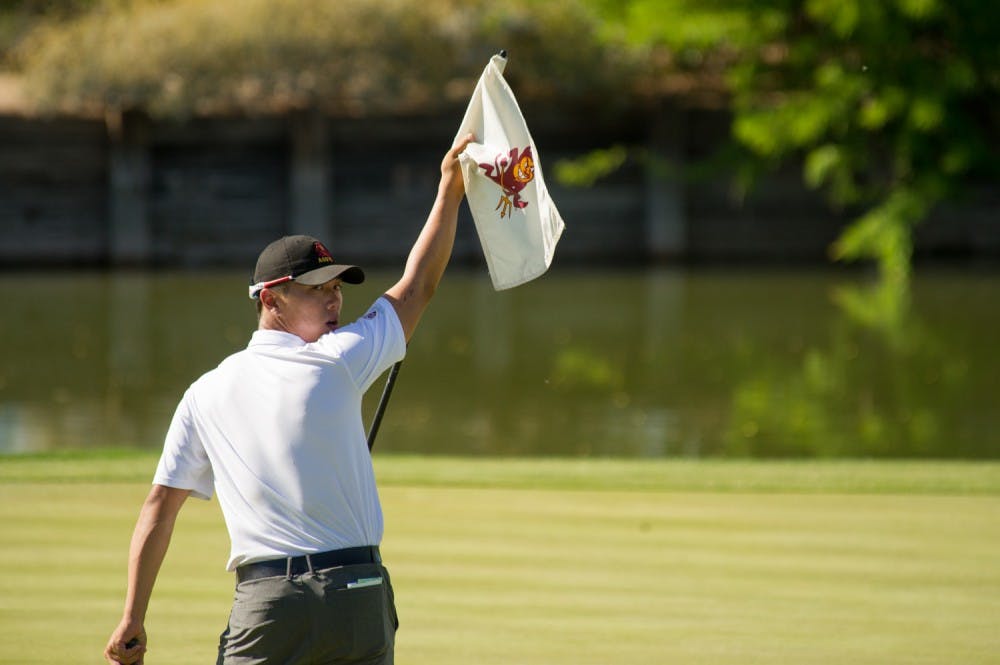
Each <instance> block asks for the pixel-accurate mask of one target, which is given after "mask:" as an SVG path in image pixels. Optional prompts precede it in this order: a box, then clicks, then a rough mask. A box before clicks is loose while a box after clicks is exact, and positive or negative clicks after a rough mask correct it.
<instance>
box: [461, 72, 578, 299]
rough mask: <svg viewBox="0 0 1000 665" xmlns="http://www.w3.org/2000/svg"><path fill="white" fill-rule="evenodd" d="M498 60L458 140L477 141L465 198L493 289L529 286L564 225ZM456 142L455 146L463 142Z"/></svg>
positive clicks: (466, 170) (466, 173) (466, 159)
mask: <svg viewBox="0 0 1000 665" xmlns="http://www.w3.org/2000/svg"><path fill="white" fill-rule="evenodd" d="M506 64H507V59H506V58H504V57H502V56H499V55H495V56H493V57H492V58H491V59H490V62H489V64H488V65H486V69H485V70H484V71H483V75H482V76H481V77H480V78H479V83H478V84H477V85H476V90H475V91H474V92H473V93H472V100H471V101H470V102H469V108H468V109H467V110H466V112H465V118H464V119H463V120H462V126H461V128H460V129H459V130H458V137H457V138H461V137H464V136H466V135H467V134H470V133H471V134H475V136H476V141H479V143H470V144H469V146H468V147H467V148H466V149H465V151H464V152H462V154H461V155H460V157H459V159H460V160H461V163H462V177H463V179H464V180H465V196H466V199H467V200H468V202H469V208H470V209H471V210H472V218H473V220H475V223H476V231H477V232H478V233H479V242H480V243H482V246H483V254H485V255H486V265H487V266H488V267H489V271H490V278H491V279H492V280H493V288H495V289H496V290H497V291H500V290H502V289H509V288H511V287H514V286H517V285H519V284H524V283H525V282H527V281H530V280H532V279H534V278H536V277H538V276H539V275H541V274H542V273H544V272H545V271H546V270H548V268H549V265H550V264H551V263H552V255H553V253H555V249H556V243H557V242H558V241H559V236H560V235H562V231H563V228H564V224H563V220H562V218H561V217H560V216H559V212H558V211H557V210H556V206H555V204H554V203H552V199H550V198H549V193H548V190H547V189H546V188H545V180H544V179H543V178H542V166H541V164H540V163H539V161H538V151H537V150H536V149H535V142H534V141H533V140H532V138H531V134H530V133H528V125H527V124H526V123H525V122H524V116H522V115H521V109H520V108H519V107H518V105H517V100H516V99H514V93H513V92H512V91H511V89H510V86H508V85H507V81H505V80H504V78H503V70H504V67H505V66H506ZM457 138H456V140H457Z"/></svg>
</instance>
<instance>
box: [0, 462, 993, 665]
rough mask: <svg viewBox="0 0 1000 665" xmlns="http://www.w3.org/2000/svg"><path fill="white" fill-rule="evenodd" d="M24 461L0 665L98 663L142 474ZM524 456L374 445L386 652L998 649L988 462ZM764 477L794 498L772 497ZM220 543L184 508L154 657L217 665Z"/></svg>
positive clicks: (627, 654) (906, 659)
mask: <svg viewBox="0 0 1000 665" xmlns="http://www.w3.org/2000/svg"><path fill="white" fill-rule="evenodd" d="M148 461H149V460H148V459H147V458H142V460H140V461H137V462H135V463H136V464H138V465H147V464H148ZM34 464H36V465H37V466H34V467H31V468H33V469H35V472H34V473H27V474H24V475H25V476H26V477H24V478H22V479H21V480H17V479H16V478H14V474H13V472H11V470H10V469H11V468H12V467H10V466H8V465H7V460H6V459H4V460H0V467H3V468H4V469H5V470H3V471H0V479H2V484H0V542H2V543H3V544H4V545H3V547H2V548H0V569H2V570H3V571H4V572H3V573H2V577H0V580H2V583H0V663H19V664H21V663H23V664H26V665H28V664H32V663H39V664H41V663H52V662H58V663H87V662H93V663H96V662H102V660H101V658H100V653H101V650H102V649H103V645H104V641H105V639H106V638H107V635H108V634H109V633H110V631H111V629H112V628H113V627H114V625H115V624H116V622H117V619H118V617H119V614H120V612H121V603H122V595H123V587H124V569H125V559H126V551H127V547H128V540H129V537H130V533H131V527H132V524H133V522H134V520H135V517H136V515H137V512H138V509H139V505H140V503H141V501H142V499H143V497H144V496H145V493H146V491H147V489H148V485H147V484H146V482H111V481H108V480H107V479H105V480H103V481H102V482H92V481H91V482H88V479H91V480H92V479H93V478H94V477H95V474H96V475H100V473H101V472H100V469H102V468H107V465H105V464H104V463H103V462H101V461H100V460H96V459H95V460H82V461H78V462H77V463H74V464H72V465H71V466H73V467H74V468H75V469H76V473H75V474H74V473H69V472H67V471H65V467H61V466H60V465H64V464H66V462H65V460H63V461H58V460H57V461H54V462H46V461H45V460H36V461H35V462H34ZM449 464H453V465H454V466H450V467H449ZM522 464H525V462H524V461H523V460H520V461H515V462H510V463H505V462H499V461H490V462H484V463H482V464H479V465H477V463H476V462H475V461H466V462H462V463H461V464H459V463H458V462H454V461H452V462H449V461H442V460H433V459H428V460H416V459H399V460H394V459H393V458H384V459H380V460H379V464H378V469H379V475H380V477H381V479H382V498H383V502H384V507H385V513H386V539H385V541H384V543H383V551H384V554H385V557H386V560H387V564H388V565H389V567H390V570H391V572H392V574H393V583H394V586H395V587H396V592H397V602H398V606H399V611H400V618H401V621H402V626H401V630H400V632H399V634H398V645H397V661H398V662H401V663H407V664H408V665H423V664H426V665H430V664H434V665H449V664H452V663H454V664H459V663H461V664H463V665H467V664H468V663H477V664H484V665H489V664H494V663H495V664H497V665H499V664H503V665H511V664H513V663H517V664H534V663H537V664H539V665H541V664H545V665H560V664H566V665H569V664H573V665H579V664H588V663H592V664H618V663H695V664H697V663H724V664H725V663H733V664H734V665H735V664H737V663H738V664H741V665H742V664H745V663H831V664H832V663H847V662H849V663H872V664H875V663H879V664H882V663H887V662H892V663H952V662H961V663H991V662H993V663H995V662H997V661H996V654H997V653H1000V633H998V631H997V630H996V626H997V625H998V621H1000V563H998V562H1000V491H997V484H996V482H995V479H996V468H995V465H992V466H991V465H982V466H976V465H969V467H968V468H969V473H968V474H967V475H968V479H967V480H966V481H962V482H958V481H959V480H960V479H959V476H960V475H961V474H960V473H959V472H958V471H957V470H956V469H957V468H958V467H954V466H952V467H947V468H951V469H952V473H954V477H955V482H958V485H957V486H956V487H955V488H953V490H954V491H953V492H952V493H951V494H948V493H941V492H940V480H936V481H934V482H936V483H938V485H936V487H937V490H933V491H932V488H930V487H929V486H927V485H921V484H920V483H919V482H916V481H914V480H913V477H914V467H912V465H911V466H908V465H906V464H903V465H895V466H894V465H892V464H886V465H877V466H878V469H879V471H878V473H879V474H882V481H883V485H880V487H882V488H883V492H885V487H886V485H885V484H884V483H888V487H890V488H897V489H896V490H893V491H892V493H873V492H875V491H876V488H870V489H871V491H870V492H869V491H867V490H865V491H861V490H862V489H864V488H860V489H859V488H858V487H854V486H853V485H851V483H849V482H848V483H847V484H846V485H845V484H842V483H844V482H846V481H843V480H838V481H836V482H834V481H833V480H832V479H831V478H833V477H837V478H840V477H841V473H842V471H843V470H842V471H838V472H837V473H834V472H833V471H832V470H831V469H833V468H835V467H836V465H834V466H833V467H826V470H824V466H823V464H822V463H819V464H799V465H791V466H788V465H785V466H782V465H778V466H773V465H772V466H770V467H769V466H768V465H767V464H754V463H745V467H744V471H745V472H746V473H747V474H749V476H748V477H751V478H754V477H755V478H758V479H760V478H766V479H768V480H767V482H763V481H761V484H760V485H751V486H750V490H753V491H739V488H738V487H732V486H728V485H723V489H725V491H707V490H709V489H711V488H705V487H698V488H696V489H698V491H689V490H685V489H684V486H683V485H682V486H681V487H680V488H679V489H678V488H677V486H676V485H670V484H667V485H665V486H664V487H665V489H664V490H660V491H653V490H650V489H649V488H640V489H636V488H635V487H634V486H632V485H627V486H620V487H617V488H615V487H614V486H613V485H614V484H613V483H611V484H610V486H609V481H608V478H609V477H614V470H613V469H614V465H615V463H610V462H609V463H608V464H607V466H608V467H609V468H610V469H612V471H611V473H610V474H601V473H600V469H601V463H600V462H592V464H593V466H591V465H584V466H583V467H581V466H580V465H579V464H577V463H573V462H568V463H566V464H565V465H563V469H562V471H560V470H559V469H558V467H559V466H560V465H559V463H558V462H546V463H545V464H543V465H542V466H543V468H546V469H547V470H546V471H544V473H540V477H536V478H534V479H532V480H531V481H530V482H515V480H513V479H515V478H516V477H517V473H516V471H517V470H518V469H519V468H521V466H520V465H522ZM529 464H530V463H529ZM46 465H49V466H50V468H51V469H53V471H52V473H51V474H49V475H46V474H45V473H44V472H42V471H38V469H41V468H43V467H45V466H46ZM546 465H550V466H547V467H546ZM15 466H16V465H15ZM112 466H114V465H113V464H112ZM652 466H656V464H652ZM668 466H669V465H668ZM584 467H585V471H581V468H584ZM24 468H25V469H27V468H28V467H24ZM863 468H869V469H870V468H871V467H863ZM59 469H62V470H59ZM476 469H481V471H482V473H479V472H476V471H475V470H476ZM665 469H666V467H663V468H661V469H660V471H659V472H657V473H659V474H660V477H661V479H662V477H665V476H664V474H666V475H667V476H671V475H673V474H675V472H674V471H667V470H665ZM698 469H701V472H702V473H703V475H704V476H705V477H712V476H713V474H715V476H716V477H721V476H726V477H728V475H727V474H730V473H731V471H732V467H725V466H723V470H722V471H720V470H719V469H718V468H716V466H713V465H712V464H707V465H704V466H701V467H698V466H696V467H694V470H693V471H692V470H690V469H686V468H685V469H684V470H683V472H676V475H677V478H678V479H677V480H676V482H677V483H681V482H682V480H681V478H682V477H686V475H687V474H688V473H692V472H694V473H697V472H698ZM753 469H756V470H753ZM769 469H770V470H769ZM893 469H895V470H893ZM921 469H924V467H921ZM147 471H148V469H147ZM459 471H462V472H463V473H464V475H463V474H462V473H459ZM925 471H926V469H924V470H922V471H920V473H917V474H916V475H917V476H919V477H927V478H930V475H927V474H926V473H925ZM648 473H652V472H648V471H647V474H648ZM859 473H862V475H863V472H859ZM588 474H591V475H588ZM719 474H721V476H720V475H719ZM824 474H825V475H824ZM831 474H832V475H831ZM984 474H985V475H984ZM128 475H131V472H129V474H128ZM781 475H785V476H786V477H787V486H788V487H790V488H793V489H797V490H803V488H808V491H797V492H796V493H789V492H782V491H778V490H776V489H772V488H771V485H770V484H771V483H772V482H777V480H778V478H779V477H780V476H781ZM945 475H947V473H945ZM845 477H846V476H845ZM421 478H423V479H424V480H423V481H422V480H421ZM449 478H451V480H448V479H449ZM504 478H510V479H511V480H508V481H504ZM810 478H811V479H812V480H809V479H810ZM817 478H819V479H820V480H816V479H817ZM823 478H826V480H823ZM892 478H895V480H892ZM907 478H909V480H907ZM977 478H978V480H977ZM56 479H59V482H56ZM67 480H69V481H71V482H68V483H67V482H64V481H67ZM890 481H891V482H890ZM623 482H624V481H623ZM684 482H688V483H693V482H694V481H692V480H687V481H684ZM712 482H719V481H717V480H715V481H712ZM824 482H825V483H828V485H827V486H826V487H828V489H825V490H824V489H823V488H824V484H823V483H824ZM866 482H867V481H866ZM927 482H930V481H927ZM491 485H492V486H491ZM547 486H552V487H559V488H560V489H546V487H547ZM906 486H909V487H911V489H913V488H915V489H913V491H911V492H909V493H903V492H901V491H899V490H898V488H899V487H906ZM851 487H854V489H853V490H852V489H851ZM837 488H839V489H837ZM921 488H923V489H921ZM961 488H965V489H964V490H963V489H961ZM667 490H669V491H667ZM227 551H228V542H227V538H226V534H225V530H224V527H223V525H222V519H221V516H220V515H219V513H218V506H217V504H216V503H215V502H214V501H213V502H202V501H197V500H191V501H189V502H188V503H187V505H186V506H185V508H184V510H183V511H182V513H181V517H180V520H179V522H178V527H177V530H176V532H175V536H174V542H173V544H172V546H171V550H170V553H169V554H168V557H167V562H166V564H165V565H164V568H163V571H162V572H161V575H160V580H159V582H158V584H157V590H156V593H155V595H154V599H153V603H152V608H151V611H150V615H149V617H148V619H147V629H148V630H149V633H150V640H151V641H150V652H149V655H148V658H147V663H149V664H150V665H155V664H156V663H170V664H171V665H183V664H184V663H198V664H202V663H206V662H213V660H214V653H215V644H216V639H217V636H218V633H219V632H221V630H222V628H223V627H224V624H225V621H226V616H227V613H228V609H229V600H230V597H231V585H232V580H231V576H230V575H229V574H227V573H226V572H224V570H223V565H224V563H225V559H226V555H227Z"/></svg>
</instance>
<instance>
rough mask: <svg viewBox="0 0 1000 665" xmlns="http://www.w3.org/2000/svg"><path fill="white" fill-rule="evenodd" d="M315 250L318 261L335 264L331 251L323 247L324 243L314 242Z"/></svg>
mask: <svg viewBox="0 0 1000 665" xmlns="http://www.w3.org/2000/svg"><path fill="white" fill-rule="evenodd" d="M313 250H315V252H316V260H317V261H319V262H320V263H333V257H332V256H330V251H329V250H328V249H327V248H326V247H324V246H323V243H321V242H314V243H313Z"/></svg>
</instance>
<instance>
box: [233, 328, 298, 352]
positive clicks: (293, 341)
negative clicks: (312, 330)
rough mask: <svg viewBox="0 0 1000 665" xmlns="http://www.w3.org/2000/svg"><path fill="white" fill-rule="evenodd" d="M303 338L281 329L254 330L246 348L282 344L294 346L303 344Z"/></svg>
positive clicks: (287, 346)
mask: <svg viewBox="0 0 1000 665" xmlns="http://www.w3.org/2000/svg"><path fill="white" fill-rule="evenodd" d="M305 344H306V343H305V340H303V339H302V338H301V337H299V336H298V335H293V334H292V333H290V332H284V331H283V330H255V331H253V335H251V337H250V343H249V344H248V345H247V348H250V347H254V346H282V347H286V348H294V347H300V346H305Z"/></svg>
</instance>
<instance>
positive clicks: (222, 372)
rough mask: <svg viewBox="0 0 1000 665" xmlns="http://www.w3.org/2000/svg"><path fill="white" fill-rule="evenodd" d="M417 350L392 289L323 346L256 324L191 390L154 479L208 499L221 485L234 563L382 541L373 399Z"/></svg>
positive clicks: (231, 566)
mask: <svg viewBox="0 0 1000 665" xmlns="http://www.w3.org/2000/svg"><path fill="white" fill-rule="evenodd" d="M405 353H406V339H405V336H404V334H403V328H402V326H401V324H400V322H399V318H398V317H397V316H396V312H395V310H394V309H393V307H392V305H391V304H390V303H389V301H387V300H386V299H384V298H380V299H378V300H377V301H376V302H375V304H374V305H373V306H372V308H371V309H370V310H368V312H367V313H366V314H365V315H364V316H362V317H361V318H360V319H358V320H357V321H356V322H354V323H352V324H350V325H348V326H345V327H343V328H340V329H338V330H336V331H334V332H332V333H328V334H326V335H323V336H322V337H321V338H320V339H319V340H318V341H316V342H314V343H311V344H308V343H306V342H304V341H303V340H302V339H300V338H299V337H297V336H296V335H292V334H290V333H285V332H279V331H274V330H258V331H256V332H254V334H253V337H252V338H251V340H250V344H249V345H248V346H247V348H246V349H245V350H243V351H240V352H238V353H235V354H233V355H232V356H230V357H228V358H226V359H225V360H224V361H223V362H222V363H221V364H220V365H219V366H218V367H217V368H216V369H214V370H212V371H210V372H208V373H206V374H205V375H204V376H202V377H201V378H199V379H198V380H197V381H195V382H194V383H193V384H192V385H191V387H190V388H188V390H187V392H185V393H184V397H183V398H182V399H181V402H180V404H179V405H178V407H177V411H176V413H175V414H174V418H173V421H172V422H171V424H170V429H169V430H168V432H167V436H166V441H165V443H164V447H163V454H162V456H161V457H160V463H159V465H158V467H157V469H156V475H155V476H154V478H153V482H154V483H156V484H160V485H166V486H168V487H176V488H179V489H189V490H192V494H193V495H194V496H197V497H199V498H202V499H208V498H210V497H211V496H212V493H213V488H214V491H215V492H216V493H217V494H218V497H219V504H220V505H221V507H222V512H223V515H224V516H225V520H226V526H227V528H228V529H229V537H230V540H231V542H232V550H231V553H230V557H229V562H228V564H227V568H228V569H229V570H234V569H235V568H236V567H237V566H240V565H242V564H244V563H250V562H253V561H262V560H266V559H275V558H280V557H285V556H296V555H299V554H308V553H315V552H324V551H327V550H335V549H341V548H344V547H357V546H362V545H378V544H379V543H380V542H381V540H382V528H383V523H382V507H381V505H380V503H379V498H378V493H377V490H376V488H375V474H374V471H373V469H372V461H371V455H370V454H369V452H368V446H367V443H366V434H365V427H364V423H363V422H362V420H361V397H362V395H363V394H364V392H365V391H366V390H367V389H368V387H369V386H370V385H371V384H372V383H373V382H374V381H375V379H377V378H378V377H379V375H380V374H382V372H384V371H385V370H386V369H388V368H389V367H390V366H391V365H392V364H393V363H394V362H396V361H397V360H401V359H402V358H403V356H404V355H405Z"/></svg>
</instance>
